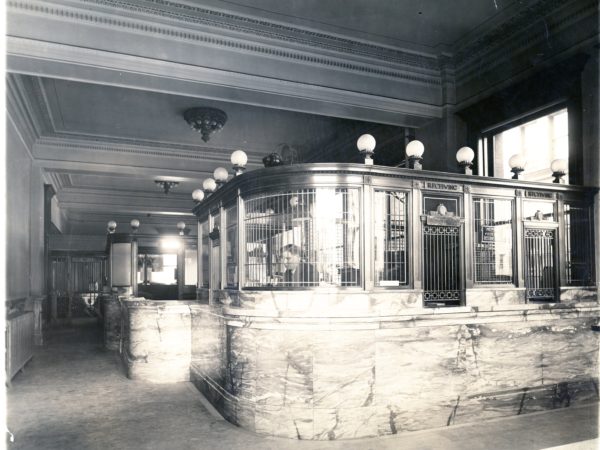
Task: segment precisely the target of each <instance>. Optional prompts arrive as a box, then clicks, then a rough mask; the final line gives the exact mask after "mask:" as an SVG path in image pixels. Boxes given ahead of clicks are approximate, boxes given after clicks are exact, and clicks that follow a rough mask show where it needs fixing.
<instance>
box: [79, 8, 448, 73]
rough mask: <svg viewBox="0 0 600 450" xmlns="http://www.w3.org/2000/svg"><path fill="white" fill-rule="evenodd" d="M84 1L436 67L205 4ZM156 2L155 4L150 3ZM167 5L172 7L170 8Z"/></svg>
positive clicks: (412, 56) (420, 58) (432, 60)
mask: <svg viewBox="0 0 600 450" xmlns="http://www.w3.org/2000/svg"><path fill="white" fill-rule="evenodd" d="M84 1H85V2H86V3H92V4H95V5H103V6H109V7H112V8H118V9H122V10H126V11H130V12H137V13H143V14H147V15H152V16H158V17H161V18H167V19H171V20H175V21H177V22H185V23H188V24H193V25H195V26H198V25H204V26H210V27H214V28H219V29H223V30H227V31H233V32H236V33H242V34H250V35H252V36H260V37H262V38H267V39H272V40H275V41H278V42H281V41H285V42H289V43H292V44H295V45H304V46H307V47H312V48H318V49H320V50H328V51H335V52H340V53H347V54H352V55H355V56H361V57H367V58H374V59H378V60H383V61H388V62H393V63H396V64H403V65H407V66H415V67H419V68H422V69H427V70H437V69H438V64H437V60H436V57H434V56H427V55H421V54H417V53H413V52H407V51H403V50H399V49H394V48H390V47H385V46H380V45H374V44H368V43H365V42H361V41H357V40H353V39H348V38H343V37H339V36H334V35H330V34H325V33H321V32H317V31H313V30H308V29H304V28H299V27H294V26H290V25H284V24H281V23H275V22H271V21H267V20H263V19H256V18H253V17H247V16H241V15H236V14H232V13H226V12H223V11H217V10H212V9H209V8H206V7H199V6H195V5H188V4H185V3H178V2H172V1H168V0H145V2H144V3H146V4H147V5H144V4H141V3H134V2H132V1H125V0H84ZM150 5H156V6H150ZM169 9H172V11H170V10H169Z"/></svg>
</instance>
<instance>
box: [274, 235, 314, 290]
mask: <svg viewBox="0 0 600 450" xmlns="http://www.w3.org/2000/svg"><path fill="white" fill-rule="evenodd" d="M281 261H282V263H283V267H284V272H283V283H284V284H285V285H288V286H314V285H315V284H316V283H317V282H318V281H319V277H318V274H317V270H316V268H315V266H313V265H312V264H310V263H308V262H306V261H303V260H302V250H301V249H300V247H298V246H297V245H295V244H288V245H284V246H283V247H282V248H281Z"/></svg>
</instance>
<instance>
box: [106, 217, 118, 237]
mask: <svg viewBox="0 0 600 450" xmlns="http://www.w3.org/2000/svg"><path fill="white" fill-rule="evenodd" d="M116 229H117V222H115V221H114V220H109V221H108V223H107V224H106V230H107V231H108V232H109V233H111V234H112V233H114V232H115V230H116Z"/></svg>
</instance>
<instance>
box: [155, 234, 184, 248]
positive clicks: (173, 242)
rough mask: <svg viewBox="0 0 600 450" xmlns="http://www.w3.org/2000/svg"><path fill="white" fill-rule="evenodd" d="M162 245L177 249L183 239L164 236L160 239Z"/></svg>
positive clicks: (162, 246)
mask: <svg viewBox="0 0 600 450" xmlns="http://www.w3.org/2000/svg"><path fill="white" fill-rule="evenodd" d="M160 246H161V248H163V249H165V250H177V249H178V248H179V247H181V241H180V240H179V239H177V238H175V237H170V238H162V239H161V240H160Z"/></svg>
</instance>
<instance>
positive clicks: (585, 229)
mask: <svg viewBox="0 0 600 450" xmlns="http://www.w3.org/2000/svg"><path fill="white" fill-rule="evenodd" d="M591 223H592V220H591V218H590V208H588V207H587V206H575V205H569V204H565V228H566V229H565V231H566V244H567V261H566V262H567V264H566V267H567V284H568V285H569V286H590V285H592V284H593V280H594V277H593V273H594V270H593V263H592V262H593V260H594V255H593V253H592V252H593V248H594V246H593V241H594V240H593V236H592V226H591Z"/></svg>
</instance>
